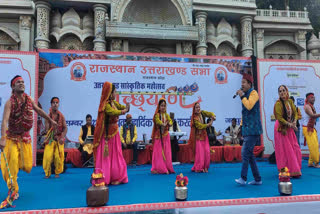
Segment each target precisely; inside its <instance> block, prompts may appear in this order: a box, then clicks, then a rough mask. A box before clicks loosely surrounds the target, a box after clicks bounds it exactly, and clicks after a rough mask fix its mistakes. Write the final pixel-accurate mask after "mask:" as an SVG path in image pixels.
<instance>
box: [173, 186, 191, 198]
mask: <svg viewBox="0 0 320 214" xmlns="http://www.w3.org/2000/svg"><path fill="white" fill-rule="evenodd" d="M174 197H175V198H176V200H178V201H185V200H187V198H188V188H187V187H177V186H176V187H175V188H174Z"/></svg>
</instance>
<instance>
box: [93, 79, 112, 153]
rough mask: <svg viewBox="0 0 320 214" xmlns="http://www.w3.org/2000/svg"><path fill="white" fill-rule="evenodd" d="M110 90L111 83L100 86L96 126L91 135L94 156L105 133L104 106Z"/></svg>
mask: <svg viewBox="0 0 320 214" xmlns="http://www.w3.org/2000/svg"><path fill="white" fill-rule="evenodd" d="M111 91H112V83H110V82H105V83H104V84H103V87H102V92H101V98H100V105H99V109H98V117H97V121H96V128H95V130H94V135H93V155H94V157H95V156H96V153H97V147H98V146H99V144H100V141H101V137H103V136H104V133H105V112H104V110H105V108H106V105H107V103H108V102H109V97H110V95H111Z"/></svg>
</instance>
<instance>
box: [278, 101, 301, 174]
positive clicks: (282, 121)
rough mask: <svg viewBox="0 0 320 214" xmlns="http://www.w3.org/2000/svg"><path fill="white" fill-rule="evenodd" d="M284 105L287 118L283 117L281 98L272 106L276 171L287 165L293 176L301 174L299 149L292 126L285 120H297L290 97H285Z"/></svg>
mask: <svg viewBox="0 0 320 214" xmlns="http://www.w3.org/2000/svg"><path fill="white" fill-rule="evenodd" d="M283 102H284V106H285V108H286V111H287V118H284V109H283V104H282V102H281V100H280V99H279V100H277V102H276V104H275V106H274V115H275V117H276V123H275V126H274V149H275V154H276V161H277V168H278V171H279V172H280V170H281V169H282V168H284V167H287V168H288V169H289V171H290V175H291V176H293V177H299V176H301V161H302V156H301V150H300V147H299V145H298V143H297V138H296V135H295V133H294V130H293V128H290V127H288V126H287V122H292V121H296V120H297V117H298V115H297V111H296V107H295V106H294V104H293V101H292V100H291V99H285V100H284V101H283Z"/></svg>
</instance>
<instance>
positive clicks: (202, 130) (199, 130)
mask: <svg viewBox="0 0 320 214" xmlns="http://www.w3.org/2000/svg"><path fill="white" fill-rule="evenodd" d="M202 115H203V116H205V117H210V118H211V117H214V116H215V114H214V113H212V112H208V111H201V114H200V115H199V116H197V117H195V118H194V120H193V122H194V125H195V127H196V139H197V140H205V139H206V137H207V130H206V129H207V127H208V125H207V124H206V123H205V121H203V119H202Z"/></svg>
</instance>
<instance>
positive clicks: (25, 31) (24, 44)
mask: <svg viewBox="0 0 320 214" xmlns="http://www.w3.org/2000/svg"><path fill="white" fill-rule="evenodd" d="M31 26H32V17H31V16H20V20H19V37H20V38H21V43H20V51H31V50H32V48H31V47H32V46H31V43H32V41H31Z"/></svg>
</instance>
